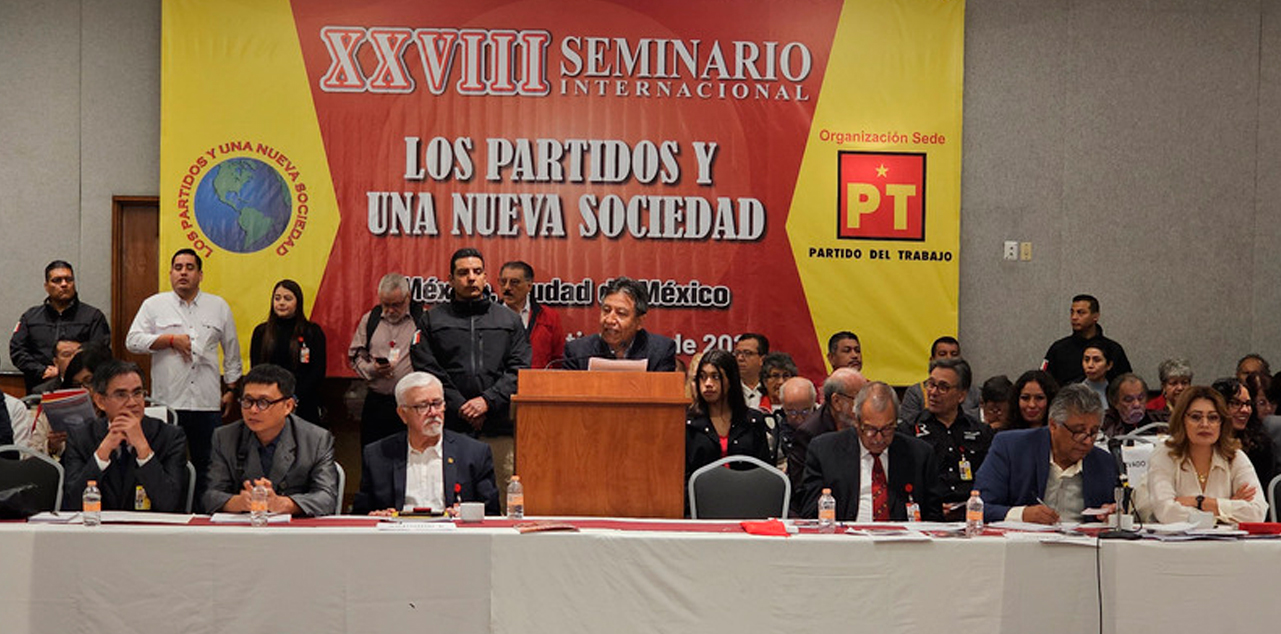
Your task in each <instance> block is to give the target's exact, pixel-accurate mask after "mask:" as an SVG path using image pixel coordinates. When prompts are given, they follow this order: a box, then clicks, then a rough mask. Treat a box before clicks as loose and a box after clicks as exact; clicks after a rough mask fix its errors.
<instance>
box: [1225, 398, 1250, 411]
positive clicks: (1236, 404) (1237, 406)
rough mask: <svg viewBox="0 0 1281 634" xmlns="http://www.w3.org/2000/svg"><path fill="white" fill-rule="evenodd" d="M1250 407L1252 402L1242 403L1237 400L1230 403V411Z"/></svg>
mask: <svg viewBox="0 0 1281 634" xmlns="http://www.w3.org/2000/svg"><path fill="white" fill-rule="evenodd" d="M1250 407H1251V405H1250V401H1242V400H1240V399H1235V398H1234V399H1232V400H1230V401H1228V409H1249V408H1250Z"/></svg>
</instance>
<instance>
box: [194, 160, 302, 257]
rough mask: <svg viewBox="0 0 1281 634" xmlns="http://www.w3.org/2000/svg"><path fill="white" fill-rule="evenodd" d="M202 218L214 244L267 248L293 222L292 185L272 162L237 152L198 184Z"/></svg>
mask: <svg viewBox="0 0 1281 634" xmlns="http://www.w3.org/2000/svg"><path fill="white" fill-rule="evenodd" d="M195 208H196V222H197V223H199V224H200V230H201V231H203V232H204V234H205V235H206V236H208V237H209V239H210V240H212V241H213V243H214V244H216V245H218V246H219V247H222V248H223V249H226V250H228V251H234V252H236V253H253V252H254V251H258V250H261V249H265V248H267V247H269V246H271V244H272V243H273V242H275V241H276V239H277V238H279V237H280V235H281V234H282V233H284V232H285V227H288V226H289V217H290V215H291V214H292V213H293V203H292V201H291V200H290V196H289V185H288V184H286V183H285V179H284V177H282V176H281V175H280V173H279V172H277V171H276V170H274V169H272V167H271V166H270V165H268V164H267V163H264V162H262V161H259V160H258V159H252V158H233V159H228V160H226V161H223V162H221V163H219V164H217V165H215V166H213V168H212V169H210V170H209V172H208V173H206V174H205V175H204V177H203V178H201V179H200V185H199V186H197V187H196V199H195Z"/></svg>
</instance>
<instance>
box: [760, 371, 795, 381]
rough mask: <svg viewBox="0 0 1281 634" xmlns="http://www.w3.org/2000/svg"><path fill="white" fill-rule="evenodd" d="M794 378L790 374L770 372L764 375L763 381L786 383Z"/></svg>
mask: <svg viewBox="0 0 1281 634" xmlns="http://www.w3.org/2000/svg"><path fill="white" fill-rule="evenodd" d="M794 376H796V375H795V374H792V373H790V372H770V373H769V374H766V375H765V380H766V381H786V380H788V379H790V378H792V377H794Z"/></svg>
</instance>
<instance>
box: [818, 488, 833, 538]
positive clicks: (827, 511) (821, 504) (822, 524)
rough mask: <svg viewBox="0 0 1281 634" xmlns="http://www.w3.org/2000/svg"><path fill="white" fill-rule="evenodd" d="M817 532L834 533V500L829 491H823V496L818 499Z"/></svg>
mask: <svg viewBox="0 0 1281 634" xmlns="http://www.w3.org/2000/svg"><path fill="white" fill-rule="evenodd" d="M818 532H820V533H835V532H836V498H834V497H832V490H831V489H823V495H822V496H820V497H819V498H818Z"/></svg>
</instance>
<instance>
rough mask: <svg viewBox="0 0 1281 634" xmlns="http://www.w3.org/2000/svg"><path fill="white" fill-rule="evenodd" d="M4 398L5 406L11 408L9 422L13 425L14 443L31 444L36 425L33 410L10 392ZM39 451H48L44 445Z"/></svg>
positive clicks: (27, 445)
mask: <svg viewBox="0 0 1281 634" xmlns="http://www.w3.org/2000/svg"><path fill="white" fill-rule="evenodd" d="M3 398H4V408H5V409H7V410H9V424H10V425H12V426H13V444H15V445H23V446H25V447H29V446H31V432H32V430H33V428H34V427H35V425H34V424H32V422H31V412H29V411H27V406H26V405H23V404H22V401H21V400H20V399H16V398H14V397H12V396H9V395H8V394H4V395H3ZM33 449H34V447H33ZM39 451H40V453H45V452H46V450H45V449H44V448H43V447H41V448H39Z"/></svg>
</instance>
